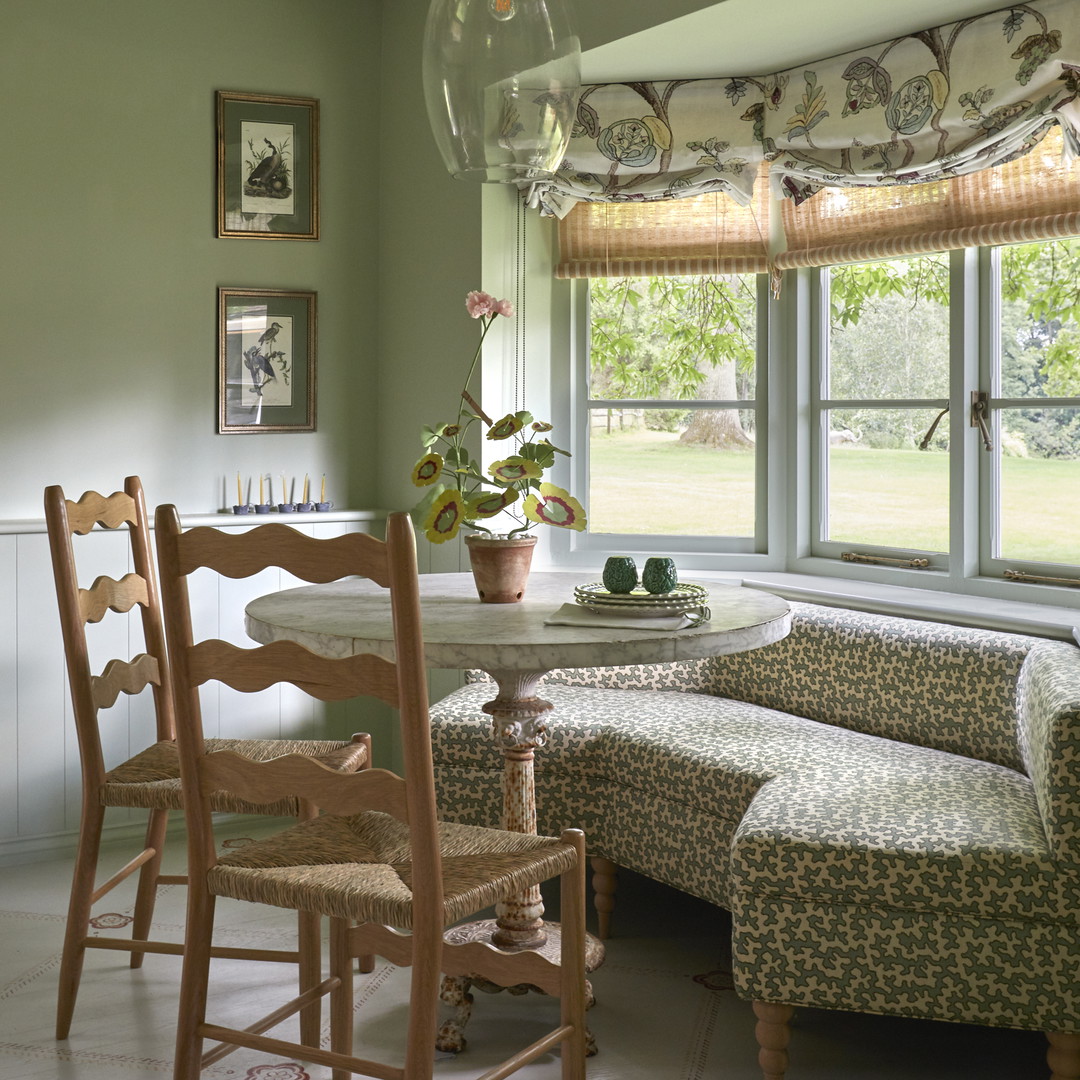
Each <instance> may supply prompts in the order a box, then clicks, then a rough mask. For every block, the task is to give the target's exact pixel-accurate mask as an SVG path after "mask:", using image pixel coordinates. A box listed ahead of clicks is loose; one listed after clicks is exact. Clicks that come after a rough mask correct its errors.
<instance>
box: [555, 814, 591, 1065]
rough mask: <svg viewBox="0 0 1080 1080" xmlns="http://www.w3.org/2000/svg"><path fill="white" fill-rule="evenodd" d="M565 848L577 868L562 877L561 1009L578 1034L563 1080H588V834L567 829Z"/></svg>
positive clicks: (565, 1058) (565, 1052)
mask: <svg viewBox="0 0 1080 1080" xmlns="http://www.w3.org/2000/svg"><path fill="white" fill-rule="evenodd" d="M562 841H563V843H565V844H573V845H574V847H576V848H577V853H578V858H577V865H576V866H575V867H574V868H573V869H572V870H568V871H567V872H566V873H565V874H563V875H562V880H561V882H560V895H561V909H562V955H561V957H560V960H559V963H560V965H561V976H562V997H561V1000H560V1003H559V1004H560V1009H561V1011H562V1015H561V1020H562V1023H563V1024H564V1025H571V1026H573V1029H574V1034H573V1035H572V1036H571V1037H570V1038H568V1039H565V1040H564V1041H563V1044H562V1080H585V1056H586V1045H585V1043H586V1031H585V933H584V930H585V834H584V833H582V832H581V831H580V830H578V829H567V830H566V831H565V832H564V833H563V834H562Z"/></svg>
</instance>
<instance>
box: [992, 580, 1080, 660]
mask: <svg viewBox="0 0 1080 1080" xmlns="http://www.w3.org/2000/svg"><path fill="white" fill-rule="evenodd" d="M1004 577H1005V580H1006V581H1030V582H1032V583H1033V584H1036V585H1064V586H1066V588H1069V589H1080V578H1066V577H1047V576H1045V575H1044V574H1029V573H1027V572H1026V571H1025V570H1006V571H1005V572H1004ZM1077 644H1080V642H1077Z"/></svg>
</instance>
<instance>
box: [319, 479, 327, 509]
mask: <svg viewBox="0 0 1080 1080" xmlns="http://www.w3.org/2000/svg"><path fill="white" fill-rule="evenodd" d="M319 502H326V473H323V474H322V493H321V494H320V495H319Z"/></svg>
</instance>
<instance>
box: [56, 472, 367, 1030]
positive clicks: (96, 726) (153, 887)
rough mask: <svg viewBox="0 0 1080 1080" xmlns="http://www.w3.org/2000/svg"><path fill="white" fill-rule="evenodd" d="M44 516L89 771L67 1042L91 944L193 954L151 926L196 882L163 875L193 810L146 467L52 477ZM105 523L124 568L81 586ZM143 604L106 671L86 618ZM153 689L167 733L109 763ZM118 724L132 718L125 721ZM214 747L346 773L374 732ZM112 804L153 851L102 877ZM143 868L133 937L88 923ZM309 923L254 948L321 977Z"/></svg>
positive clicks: (224, 808)
mask: <svg viewBox="0 0 1080 1080" xmlns="http://www.w3.org/2000/svg"><path fill="white" fill-rule="evenodd" d="M45 519H46V524H47V528H48V534H49V547H50V550H51V553H52V564H53V577H54V581H55V584H56V595H57V601H58V604H59V610H60V625H61V629H62V631H63V639H64V653H65V659H66V663H67V672H68V683H69V688H70V692H71V702H72V709H73V713H74V717H75V728H76V734H77V737H78V743H79V756H80V763H81V769H82V816H81V821H80V826H79V843H78V849H77V851H76V856H75V870H74V874H73V878H72V886H71V898H70V901H69V905H68V917H67V925H66V929H65V936H64V947H63V953H62V956H61V961H60V978H59V993H58V1000H57V1016H56V1037H57V1038H58V1039H65V1038H67V1036H68V1033H69V1031H70V1028H71V1020H72V1015H73V1013H74V1009H75V1000H76V997H77V995H78V991H79V982H80V978H81V974H82V967H83V960H84V956H85V951H86V949H87V948H95V949H119V950H124V951H128V952H130V953H131V966H132V967H139V966H140V965H141V963H142V959H143V956H144V954H145V953H148V952H152V953H172V954H177V953H180V952H182V951H183V946H182V945H181V944H180V943H179V942H168V941H153V940H150V939H149V932H150V926H151V921H152V919H153V913H154V901H155V899H156V895H157V887H158V885H164V884H186V882H187V877H186V876H185V875H182V874H171V875H162V874H160V872H159V871H160V867H161V858H162V851H163V848H164V844H165V830H166V826H167V824H168V814H169V812H170V811H176V810H181V809H182V808H183V795H182V791H181V786H180V762H179V757H178V754H177V749H176V742H175V723H174V713H173V701H172V683H171V677H170V671H169V664H168V660H167V656H166V650H165V632H164V627H163V625H162V622H161V609H160V604H159V602H158V589H157V580H156V576H155V572H154V564H153V557H152V550H151V545H150V530H149V522H148V519H147V516H146V505H145V501H144V497H143V490H142V484H141V483H140V481H139V478H138V477H137V476H129V477H128V478H127V479H126V480H125V481H124V490H123V491H122V492H114V493H113V494H112V495H101V494H99V493H98V492H96V491H88V492H86V493H85V494H84V495H83V496H82V497H81V498H80V499H79V500H78V502H72V501H70V500H68V499H67V498H65V496H64V492H63V489H62V488H60V487H58V486H55V485H54V486H51V487H49V488H46V490H45ZM95 525H100V526H102V527H104V528H106V529H124V530H126V532H127V537H128V545H127V548H128V550H127V552H125V555H124V557H123V562H122V564H121V565H119V566H117V574H116V577H109V576H100V577H97V578H96V580H94V582H93V584H92V585H90V586H89V587H88V588H82V587H80V585H79V574H78V571H77V566H76V559H75V545H74V541H73V537H75V536H85V535H86V534H88V533H90V532H91V531H92V530H93V529H94V527H95ZM129 558H130V565H131V572H128V573H125V572H124V571H125V570H128V569H129V567H128V559H129ZM118 561H119V560H118ZM135 608H138V609H139V613H140V616H141V625H142V634H143V643H142V645H143V651H141V652H138V653H136V654H135V655H132V656H131V657H130V659H127V660H120V659H113V660H110V661H109V662H108V663H107V664H105V665H104V666H103V668H102V669H101V673H100V674H95V673H94V669H93V668H92V667H91V662H90V651H91V644H92V640H91V639H92V636H93V635H92V634H90V635H88V632H87V627H88V626H89V625H91V624H96V623H100V622H101V621H102V620H103V619H104V618H105V616H106V614H107V613H108V612H109V611H112V612H117V613H121V614H124V613H127V612H130V611H132V610H133V609H135ZM99 632H100V631H99ZM135 636H136V637H137V634H136V635H135ZM148 688H149V689H150V691H151V692H152V695H153V704H154V722H155V728H156V731H155V734H156V737H157V741H156V742H155V743H153V744H152V745H150V746H148V747H147V748H146V749H144V750H141V751H139V752H138V753H136V754H135V755H134V756H133V757H131V758H129V759H128V760H126V761H123V762H121V763H120V764H118V765H116V766H114V767H113V768H111V769H107V768H106V753H105V749H104V745H103V739H102V727H103V726H106V725H107V724H108V723H109V721H110V720H112V715H111V710H113V706H115V704H116V703H117V701H118V700H119V698H120V695H121V694H125V695H131V696H134V695H138V694H141V693H143V692H144V691H146V690H147V689H148ZM117 722H119V723H123V722H124V718H120V719H119V720H118V721H117ZM214 745H215V746H216V747H219V748H221V749H228V750H233V751H235V752H238V753H241V754H244V755H246V756H248V757H252V758H257V759H262V760H265V759H269V758H274V757H280V756H281V755H282V754H290V753H294V754H303V755H310V756H313V757H318V758H319V759H320V760H321V761H323V762H324V763H325V764H326V765H327V766H328V767H330V768H333V769H340V770H342V771H346V772H351V771H353V770H355V769H359V768H365V767H366V766H367V765H368V764H369V760H370V740H369V739H368V737H367V736H366V735H358V736H354V737H353V740H352V741H351V742H341V741H335V740H322V741H315V740H284V739H219V740H215V741H214ZM109 807H127V808H134V809H142V810H148V811H149V812H150V814H149V819H148V822H147V829H146V839H145V842H144V847H143V850H142V851H141V852H140V853H139V854H138V855H136V856H135V858H133V859H131V860H130V861H129V862H128V863H127V864H126V865H125V866H123V867H122V868H121V869H120V870H118V871H117V872H116V873H114V874H113V875H112V876H111V877H110V878H108V879H107V880H106V881H105V882H104V883H103V884H101V885H99V886H95V879H96V876H97V872H98V856H99V851H100V845H101V830H102V826H103V823H104V817H105V811H106V809H107V808H109ZM211 808H212V809H213V810H214V811H221V812H229V813H239V814H270V815H275V816H292V817H301V818H304V817H311V816H312V815H313V813H314V810H313V808H311V807H310V806H306V805H301V803H300V802H299V801H298V800H297V799H295V798H281V799H278V800H276V801H274V802H271V803H260V804H254V803H249V802H246V801H245V800H243V799H240V798H238V797H237V796H236V795H235V794H233V793H231V792H228V791H218V792H214V793H213V795H212V797H211ZM136 872H137V873H138V875H139V878H138V887H137V891H136V899H135V910H134V919H133V922H132V937H131V939H129V940H125V939H116V938H111V937H94V936H91V935H90V933H89V924H90V915H91V910H92V907H93V905H94V904H95V903H96V902H97V901H99V900H101V899H102V898H103V897H105V896H106V895H108V894H109V893H110V892H111V891H112V890H113V889H114V888H115V887H116V886H117V885H119V884H120V883H121V882H123V881H125V880H127V878H129V877H130V876H131V875H132V874H134V873H136ZM305 926H306V929H305V930H304V931H303V933H304V934H305V935H306V938H305V942H304V943H303V944H302V946H301V949H300V950H276V951H272V952H270V951H267V950H261V951H259V952H258V953H255V952H251V953H250V955H251V956H252V957H254V956H258V957H259V958H260V959H269V958H275V959H279V960H283V961H288V962H291V963H297V962H299V963H300V965H301V969H302V975H301V978H302V981H303V982H304V983H305V984H307V983H310V982H311V981H313V980H314V979H316V978H317V976H318V960H319V957H318V950H319V943H318V932H319V927H318V923H317V920H312V919H311V918H306V924H305ZM301 952H303V954H304V957H303V959H301V955H300V954H301ZM236 954H237V950H230V955H236ZM309 969H312V970H309ZM305 1023H307V1024H312V1025H313V1026H314V1028H315V1029H317V1026H318V1016H317V1015H312V1016H311V1017H309V1018H308V1019H306V1020H305Z"/></svg>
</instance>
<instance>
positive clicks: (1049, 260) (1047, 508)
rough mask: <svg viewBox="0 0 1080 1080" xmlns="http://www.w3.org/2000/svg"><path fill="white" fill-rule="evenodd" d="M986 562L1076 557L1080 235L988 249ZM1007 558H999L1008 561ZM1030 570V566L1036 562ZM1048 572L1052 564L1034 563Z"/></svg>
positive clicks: (1026, 564) (1079, 524)
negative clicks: (990, 320)
mask: <svg viewBox="0 0 1080 1080" xmlns="http://www.w3.org/2000/svg"><path fill="white" fill-rule="evenodd" d="M990 281H991V290H992V295H991V311H992V312H993V314H994V316H995V317H994V322H995V324H996V326H995V329H996V333H995V334H994V336H993V339H992V343H991V349H990V355H989V368H990V370H989V377H988V379H987V380H986V382H987V387H986V389H987V390H988V392H989V394H990V399H989V402H988V409H989V421H990V427H991V431H992V441H993V444H994V447H995V450H994V453H993V457H992V468H991V470H990V476H989V479H988V485H987V486H988V489H989V491H988V502H989V521H988V523H987V524H988V528H987V534H988V536H987V539H988V542H989V548H990V550H989V559H988V560H987V561H988V562H989V563H990V564H991V565H998V566H1000V565H1001V564H1003V563H1004V564H1008V565H1011V566H1012V567H1014V568H1015V567H1017V566H1019V567H1020V571H1021V572H1023V570H1024V569H1027V570H1032V569H1033V568H1032V566H1031V564H1033V563H1052V564H1059V565H1065V566H1069V567H1073V568H1075V567H1077V566H1080V240H1078V239H1071V240H1055V241H1052V242H1049V243H1040V244H1022V245H1015V246H1012V247H1006V248H1001V249H999V250H998V251H996V252H994V253H993V258H992V260H991V266H990ZM1006 568H1007V567H1006ZM1034 572H1038V568H1034ZM1042 572H1043V573H1053V571H1042Z"/></svg>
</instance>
